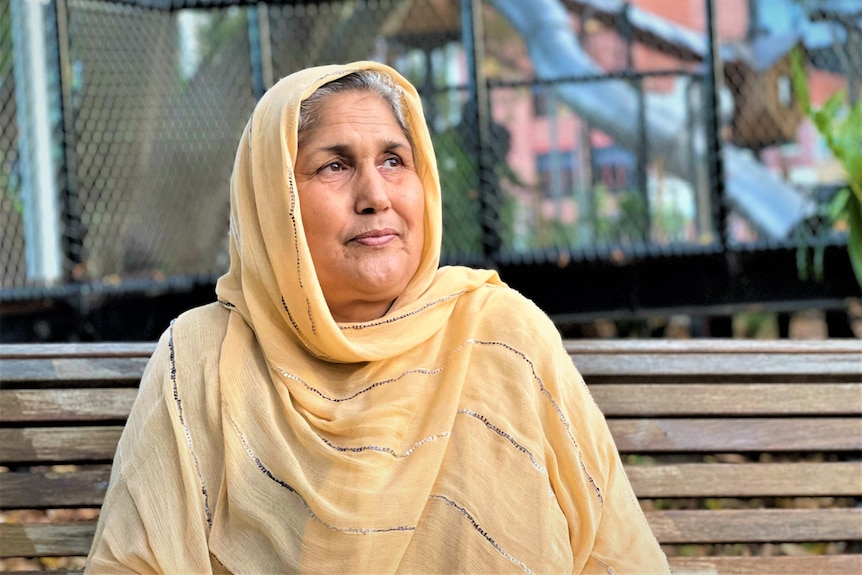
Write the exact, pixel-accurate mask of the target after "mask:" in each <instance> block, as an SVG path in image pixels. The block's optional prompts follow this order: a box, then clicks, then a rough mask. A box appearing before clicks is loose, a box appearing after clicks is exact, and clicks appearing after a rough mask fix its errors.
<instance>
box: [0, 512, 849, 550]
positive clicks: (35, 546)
mask: <svg viewBox="0 0 862 575" xmlns="http://www.w3.org/2000/svg"><path fill="white" fill-rule="evenodd" d="M646 517H647V521H648V522H649V524H650V527H651V528H652V530H653V533H654V534H655V536H656V538H657V539H658V540H659V542H660V543H662V544H678V543H758V542H760V543H763V542H771V541H785V542H805V541H844V540H860V539H862V509H817V510H811V509H757V510H720V511H702V510H696V511H648V512H646ZM94 534H95V523H93V522H80V523H22V524H12V523H5V524H0V557H50V556H66V555H68V556H75V555H86V554H87V553H88V551H89V548H90V543H91V542H92V539H93V535H94Z"/></svg>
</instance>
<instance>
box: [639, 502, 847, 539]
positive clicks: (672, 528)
mask: <svg viewBox="0 0 862 575" xmlns="http://www.w3.org/2000/svg"><path fill="white" fill-rule="evenodd" d="M645 515H646V517H647V521H649V524H650V527H651V528H652V531H653V533H654V534H655V536H656V538H657V539H658V540H659V542H660V543H663V544H671V543H673V544H678V543H768V542H805V541H858V540H862V509H857V508H853V509H847V508H841V509H722V510H716V511H712V510H699V509H698V510H683V511H671V510H668V511H647V512H645Z"/></svg>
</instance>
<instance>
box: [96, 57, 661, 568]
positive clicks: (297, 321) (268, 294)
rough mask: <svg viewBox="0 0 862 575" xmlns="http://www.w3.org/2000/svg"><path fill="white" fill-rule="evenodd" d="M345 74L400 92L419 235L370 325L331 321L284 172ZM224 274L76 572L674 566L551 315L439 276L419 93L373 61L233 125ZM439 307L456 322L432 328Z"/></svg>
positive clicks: (483, 282) (162, 372) (142, 407)
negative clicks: (238, 132) (418, 252)
mask: <svg viewBox="0 0 862 575" xmlns="http://www.w3.org/2000/svg"><path fill="white" fill-rule="evenodd" d="M359 69H371V70H381V71H383V72H385V73H386V74H389V75H390V76H391V77H392V78H394V79H395V81H396V82H397V83H398V84H399V85H401V86H402V88H403V89H404V91H405V93H406V107H407V116H408V121H409V129H410V130H411V133H412V138H413V141H414V153H415V155H416V159H417V166H418V171H419V175H420V177H421V179H422V182H423V184H424V189H425V202H426V204H425V214H426V215H425V238H426V241H425V246H424V250H423V253H422V259H421V262H420V266H419V269H418V271H417V272H416V274H415V276H414V277H413V278H412V280H411V281H410V282H409V284H408V286H407V288H406V290H405V291H404V293H402V294H401V296H400V297H398V299H397V301H396V302H395V304H394V305H393V306H392V308H391V309H390V311H389V312H387V314H386V315H384V316H383V317H382V318H379V319H377V320H374V321H370V322H365V323H355V324H337V323H336V322H335V321H334V320H333V318H332V316H331V314H330V313H329V309H328V307H327V305H326V301H325V300H324V298H323V294H322V291H321V288H320V285H319V283H318V281H317V278H316V276H315V272H314V266H313V264H312V260H311V256H310V252H309V249H308V245H307V242H306V239H305V234H304V233H303V224H302V217H301V209H300V205H299V199H298V196H297V190H296V182H295V180H294V177H293V158H294V157H295V155H296V139H297V138H296V136H297V134H296V124H297V115H298V111H299V106H300V103H301V101H302V99H303V98H305V97H307V96H308V95H309V94H311V93H312V92H313V91H314V90H315V89H317V87H319V86H320V85H322V84H324V83H326V82H327V81H329V80H332V79H334V78H337V77H340V76H342V75H344V74H347V73H350V72H352V71H354V70H359ZM231 208H232V219H231V267H230V271H229V272H228V273H227V274H226V275H225V276H224V277H222V278H221V279H220V281H219V283H218V286H217V293H218V295H219V298H220V299H221V301H222V304H223V305H224V306H225V307H226V308H228V309H230V310H232V311H230V312H226V311H225V310H224V309H222V308H220V307H218V306H216V305H209V306H203V307H201V308H197V309H194V310H191V311H189V312H187V313H185V314H183V315H182V316H180V317H179V318H178V319H177V320H176V321H175V322H174V323H173V324H172V328H171V329H170V330H168V332H166V334H165V336H164V337H163V338H162V341H161V343H160V345H159V346H158V348H157V351H156V353H155V354H154V356H153V358H152V360H151V361H150V364H149V365H148V367H147V371H146V373H145V375H144V378H143V380H142V383H141V391H140V394H139V396H138V399H137V401H136V402H135V407H134V408H133V410H132V414H131V415H130V417H129V421H128V423H127V425H126V428H125V430H124V432H123V438H122V439H121V440H120V445H119V447H118V450H117V456H116V458H115V462H114V467H113V471H112V478H111V486H110V488H109V491H108V494H107V495H106V499H105V506H104V508H103V511H102V516H101V517H100V520H99V527H98V529H97V533H96V537H95V541H94V544H93V551H92V552H91V554H90V558H89V562H88V567H87V573H88V575H90V574H100V573H119V572H128V571H134V572H147V573H149V572H161V573H222V572H226V571H234V572H252V571H253V572H258V573H285V572H315V573H319V572H326V573H347V572H367V573H393V572H403V573H411V572H438V573H453V572H474V573H478V572H499V573H503V572H514V573H530V572H535V573H539V572H542V573H551V572H553V573H563V572H568V573H581V572H583V573H612V572H617V573H641V572H651V573H668V572H669V571H668V569H667V562H666V560H665V559H664V556H663V554H662V553H661V549H660V548H659V546H658V544H657V543H656V541H655V538H654V537H652V534H651V533H650V530H649V526H648V525H647V523H646V520H645V519H644V517H643V514H642V513H641V512H640V509H639V507H638V503H637V499H636V498H635V497H634V494H633V493H632V491H631V487H630V486H629V484H628V481H627V479H626V477H625V474H624V473H623V468H622V463H621V461H620V460H619V457H618V456H617V454H616V451H615V449H614V446H613V441H612V438H611V435H610V432H609V430H608V428H607V425H606V424H605V422H604V420H603V418H602V415H601V413H599V411H598V409H597V408H596V406H595V404H594V403H593V401H592V400H591V399H590V397H589V393H588V392H587V389H586V386H585V385H584V384H583V381H582V379H581V378H580V376H579V374H578V373H577V371H576V370H575V368H574V366H573V365H572V362H571V359H570V358H569V357H568V355H567V354H566V353H565V350H564V349H563V347H562V345H561V343H560V339H559V335H558V334H557V332H556V330H555V328H554V326H553V324H552V323H551V322H550V320H549V319H548V318H547V316H545V315H544V314H543V313H542V312H541V311H540V310H539V309H538V308H536V307H535V306H534V305H533V304H532V303H531V302H529V301H528V300H526V299H525V298H523V297H522V296H521V295H520V294H517V292H515V291H513V290H510V289H507V288H505V287H501V286H500V282H499V279H498V278H497V276H496V274H495V273H494V272H489V271H475V270H468V269H466V268H455V267H452V268H442V269H439V270H438V269H437V266H438V259H439V254H440V234H441V214H440V212H441V208H440V186H439V183H438V181H437V171H436V168H435V162H434V156H433V153H432V149H431V142H430V138H429V136H428V131H427V129H426V127H425V123H424V120H423V117H422V109H421V107H420V103H419V98H418V97H417V95H416V92H415V91H414V90H413V88H412V87H411V86H410V85H409V84H408V83H407V82H406V81H405V80H404V79H403V78H402V77H401V76H399V75H398V74H397V73H396V72H394V71H393V70H391V69H390V68H387V67H386V66H382V65H380V64H375V63H371V62H360V63H357V64H352V65H349V66H334V67H325V68H314V69H311V70H306V71H303V72H300V73H297V74H295V75H292V76H290V77H288V78H285V79H284V80H282V81H280V82H279V83H278V84H276V86H274V87H273V88H272V89H271V90H270V91H269V92H268V93H267V95H266V96H265V97H264V98H263V99H262V100H261V102H260V103H259V105H258V107H257V109H256V110H255V112H254V114H253V117H252V119H251V121H250V122H249V124H248V126H247V127H246V129H245V132H244V134H243V137H242V141H241V144H240V147H239V151H238V153H237V159H236V166H235V169H234V177H233V181H232V185H231ZM447 320H449V321H447Z"/></svg>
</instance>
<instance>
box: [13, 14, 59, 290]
mask: <svg viewBox="0 0 862 575" xmlns="http://www.w3.org/2000/svg"><path fill="white" fill-rule="evenodd" d="M46 4H47V0H12V42H13V50H12V52H13V54H14V67H15V96H16V98H15V101H16V105H17V116H18V147H19V151H20V158H21V184H22V196H23V197H22V200H23V206H24V214H23V216H24V245H25V257H26V258H27V279H28V280H30V281H36V282H39V283H44V284H51V283H54V282H57V281H58V280H59V279H60V278H61V275H62V256H61V249H60V209H59V206H58V200H59V198H58V194H57V182H56V170H55V168H54V160H53V157H52V154H51V150H52V146H53V145H54V142H52V140H51V124H50V120H49V118H50V115H49V114H50V109H49V107H50V100H49V97H48V94H49V93H48V70H47V69H48V63H47V57H46V53H45V28H44V25H43V19H44V15H43V10H44V9H45V6H46Z"/></svg>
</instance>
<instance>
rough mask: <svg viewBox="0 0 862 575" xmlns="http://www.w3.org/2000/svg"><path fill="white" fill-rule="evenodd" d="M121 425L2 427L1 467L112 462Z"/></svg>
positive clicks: (0, 437)
mask: <svg viewBox="0 0 862 575" xmlns="http://www.w3.org/2000/svg"><path fill="white" fill-rule="evenodd" d="M122 431H123V428H122V427H121V426H117V425H112V426H104V427H97V426H89V427H26V428H0V446H2V449H0V464H2V465H8V464H10V463H12V464H23V463H33V464H35V463H45V464H54V463H74V462H81V461H111V460H112V459H113V456H114V451H115V450H116V448H117V442H118V441H119V440H120V434H121V433H122Z"/></svg>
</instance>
